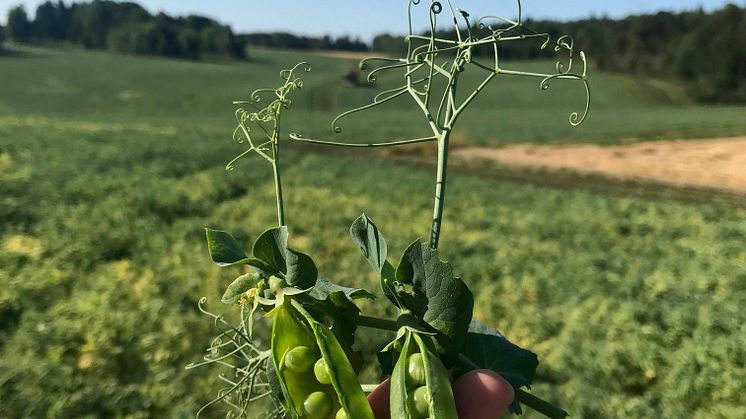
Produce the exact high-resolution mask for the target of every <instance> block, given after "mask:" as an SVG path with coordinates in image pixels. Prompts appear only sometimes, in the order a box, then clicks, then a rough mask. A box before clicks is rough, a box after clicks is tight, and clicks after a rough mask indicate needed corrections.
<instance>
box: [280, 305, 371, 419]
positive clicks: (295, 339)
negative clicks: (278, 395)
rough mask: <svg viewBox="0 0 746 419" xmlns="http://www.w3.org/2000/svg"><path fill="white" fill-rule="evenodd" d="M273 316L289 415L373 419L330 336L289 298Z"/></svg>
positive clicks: (352, 373)
mask: <svg viewBox="0 0 746 419" xmlns="http://www.w3.org/2000/svg"><path fill="white" fill-rule="evenodd" d="M274 315H275V318H274V324H273V326H272V360H273V362H274V365H275V368H276V370H277V374H278V377H279V381H280V387H281V388H282V392H283V395H284V396H285V400H286V408H287V410H288V412H289V413H290V415H291V416H292V417H293V418H301V419H331V418H334V417H335V415H336V417H337V418H345V417H346V418H353V419H358V418H359V419H374V416H373V411H372V410H371V408H370V405H369V404H368V400H367V398H366V397H365V393H364V392H363V390H362V388H361V387H360V383H359V382H358V381H357V375H356V374H355V371H354V370H353V368H352V365H350V361H349V360H348V359H347V356H346V355H345V352H344V350H342V347H341V346H340V344H339V342H338V341H337V339H336V338H335V337H334V335H333V334H332V333H331V331H330V330H329V329H328V328H327V327H326V326H324V325H323V324H321V323H319V322H317V321H316V320H314V319H313V318H312V317H311V316H310V315H309V314H308V313H307V312H306V311H305V309H303V307H302V306H301V305H300V304H298V303H297V302H295V301H294V300H292V299H286V300H285V302H284V303H283V304H282V305H280V306H278V307H277V309H276V310H275V313H274ZM340 411H341V412H340Z"/></svg>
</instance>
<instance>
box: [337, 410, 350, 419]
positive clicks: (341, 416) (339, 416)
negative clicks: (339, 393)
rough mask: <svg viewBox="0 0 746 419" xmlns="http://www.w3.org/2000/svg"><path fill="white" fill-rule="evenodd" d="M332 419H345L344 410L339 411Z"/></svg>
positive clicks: (345, 413)
mask: <svg viewBox="0 0 746 419" xmlns="http://www.w3.org/2000/svg"><path fill="white" fill-rule="evenodd" d="M334 419H347V412H345V410H344V409H339V410H338V411H337V415H336V416H334Z"/></svg>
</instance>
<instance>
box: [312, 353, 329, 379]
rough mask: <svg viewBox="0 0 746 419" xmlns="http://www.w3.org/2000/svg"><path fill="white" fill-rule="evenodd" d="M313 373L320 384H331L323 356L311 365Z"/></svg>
mask: <svg viewBox="0 0 746 419" xmlns="http://www.w3.org/2000/svg"><path fill="white" fill-rule="evenodd" d="M313 374H314V375H315V376H316V380H318V382H320V383H321V384H331V383H332V377H331V374H329V367H327V366H326V361H324V358H319V360H318V361H316V364H315V365H314V366H313Z"/></svg>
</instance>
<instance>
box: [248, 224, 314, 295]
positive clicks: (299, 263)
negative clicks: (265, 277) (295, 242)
mask: <svg viewBox="0 0 746 419" xmlns="http://www.w3.org/2000/svg"><path fill="white" fill-rule="evenodd" d="M252 252H253V253H254V257H255V258H257V259H259V260H261V261H262V262H263V263H264V264H265V266H266V267H267V269H262V270H264V271H265V272H267V273H270V274H274V275H279V274H282V275H283V276H284V278H285V282H286V283H287V284H288V285H290V286H293V287H296V288H299V289H308V288H311V287H313V285H314V284H315V283H316V279H317V278H318V275H319V271H318V269H316V264H315V263H314V262H313V259H311V257H310V256H308V255H306V254H304V253H301V252H297V251H295V250H293V249H290V248H289V247H288V229H287V227H284V226H283V227H277V228H272V229H269V230H267V231H265V232H264V233H262V234H261V235H260V236H259V237H258V238H257V239H256V241H255V242H254V247H253V250H252Z"/></svg>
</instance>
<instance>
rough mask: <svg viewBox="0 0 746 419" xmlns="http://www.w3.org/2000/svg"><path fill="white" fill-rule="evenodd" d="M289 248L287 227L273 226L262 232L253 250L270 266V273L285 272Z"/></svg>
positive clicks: (255, 255)
mask: <svg viewBox="0 0 746 419" xmlns="http://www.w3.org/2000/svg"><path fill="white" fill-rule="evenodd" d="M287 248H288V229H287V227H279V228H271V229H269V230H267V231H265V232H264V233H262V234H260V235H259V237H258V238H257V239H256V241H255V242H254V246H253V248H252V250H251V252H252V253H253V254H254V257H255V258H257V259H261V260H262V261H263V262H264V263H266V264H267V267H268V268H269V270H268V273H283V274H284V273H285V272H286V271H287V265H286V264H285V251H286V250H287Z"/></svg>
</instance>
